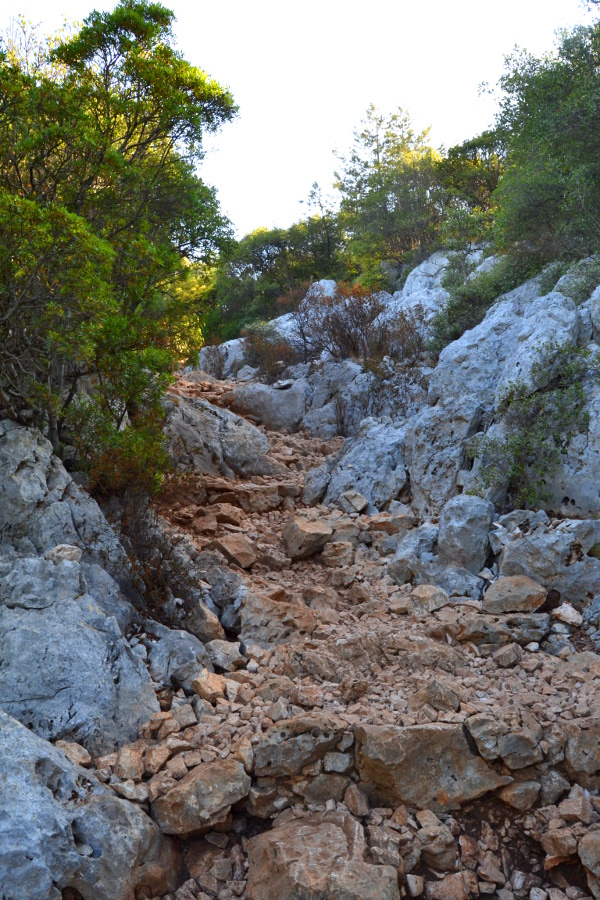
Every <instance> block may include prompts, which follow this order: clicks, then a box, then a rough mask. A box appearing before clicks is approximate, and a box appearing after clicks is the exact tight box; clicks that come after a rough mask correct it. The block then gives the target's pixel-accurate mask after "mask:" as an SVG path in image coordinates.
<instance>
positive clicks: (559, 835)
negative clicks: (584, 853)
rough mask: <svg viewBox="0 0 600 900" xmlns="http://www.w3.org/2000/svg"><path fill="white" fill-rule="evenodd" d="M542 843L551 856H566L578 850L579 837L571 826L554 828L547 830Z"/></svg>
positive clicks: (541, 840)
mask: <svg viewBox="0 0 600 900" xmlns="http://www.w3.org/2000/svg"><path fill="white" fill-rule="evenodd" d="M540 843H541V845H542V847H543V849H544V851H545V852H546V853H547V854H548V856H550V857H552V856H557V857H560V858H565V857H568V856H572V855H573V854H574V853H576V852H577V838H576V837H575V835H574V834H573V832H572V831H571V829H570V828H553V829H552V830H550V831H546V832H545V834H543V835H542V837H541V839H540Z"/></svg>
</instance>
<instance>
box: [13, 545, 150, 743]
mask: <svg viewBox="0 0 600 900" xmlns="http://www.w3.org/2000/svg"><path fill="white" fill-rule="evenodd" d="M107 580H108V581H109V583H110V582H112V580H111V579H110V576H107ZM100 584H102V582H100ZM113 584H114V583H113ZM86 588H87V582H86V581H85V579H84V577H83V574H82V564H81V563H79V562H76V561H74V560H68V559H61V558H60V557H59V558H57V559H56V561H53V560H52V559H44V558H41V557H34V558H30V557H23V558H17V559H5V560H4V562H0V644H1V646H2V653H1V656H0V709H3V710H4V711H5V712H7V713H9V714H10V715H12V716H14V717H15V718H16V719H18V720H19V721H20V722H23V724H25V725H27V726H28V727H30V728H32V729H33V731H35V733H36V734H38V735H40V736H41V737H43V738H46V739H48V740H56V739H58V738H60V739H64V740H70V741H76V742H78V743H81V744H83V746H84V747H85V748H86V749H87V750H89V751H90V752H92V753H95V754H99V753H105V752H108V751H110V750H111V749H113V748H114V747H115V746H116V745H117V744H119V743H123V742H125V741H128V740H135V738H136V737H137V730H138V727H139V726H140V725H141V724H142V723H143V722H145V721H147V720H148V719H149V718H150V716H151V715H152V714H153V713H154V712H156V711H157V710H158V708H159V707H158V701H157V699H156V696H155V694H154V690H153V688H152V683H151V680H150V676H149V674H148V672H147V670H146V667H145V666H144V664H143V662H142V660H141V659H140V658H139V657H138V656H136V655H135V654H134V653H133V652H132V651H131V649H130V647H129V645H128V643H127V641H126V640H125V638H124V637H123V634H122V632H121V629H120V627H119V623H118V621H117V619H116V618H115V617H114V616H109V615H107V614H106V611H105V610H104V609H103V608H102V606H101V604H100V603H98V601H97V600H96V598H95V597H93V596H92V595H91V594H89V593H87V590H86ZM115 590H117V588H116V585H115ZM117 592H118V590H117Z"/></svg>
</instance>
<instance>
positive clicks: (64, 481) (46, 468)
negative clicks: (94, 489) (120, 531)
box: [0, 419, 139, 622]
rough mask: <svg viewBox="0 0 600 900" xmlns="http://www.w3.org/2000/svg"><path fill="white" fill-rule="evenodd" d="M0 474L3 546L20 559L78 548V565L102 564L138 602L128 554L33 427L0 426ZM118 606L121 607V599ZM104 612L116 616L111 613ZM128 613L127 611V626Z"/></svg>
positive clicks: (100, 602)
mask: <svg viewBox="0 0 600 900" xmlns="http://www.w3.org/2000/svg"><path fill="white" fill-rule="evenodd" d="M0 472H2V479H0V534H2V535H3V542H4V545H7V544H10V545H12V546H13V547H14V548H15V550H16V551H17V553H18V554H19V555H21V556H29V557H31V556H35V555H38V554H46V553H48V552H49V551H52V550H53V549H54V548H56V547H59V546H63V545H65V544H68V545H69V546H73V547H78V548H79V549H80V550H81V551H82V556H81V563H82V566H84V565H85V566H88V565H98V566H101V567H102V569H104V570H105V575H106V577H107V578H108V581H109V582H111V583H112V579H114V581H116V582H117V584H118V586H119V588H121V590H122V591H124V592H125V593H126V595H127V597H128V598H129V599H133V600H138V599H139V594H138V592H137V591H136V589H135V587H134V579H133V575H132V570H131V564H130V562H129V560H128V558H127V554H126V552H125V550H124V548H123V547H122V545H121V544H120V542H119V540H118V538H117V536H116V535H115V533H114V531H113V530H112V528H111V527H110V525H109V524H108V522H107V521H106V518H105V517H104V515H103V514H102V512H101V510H100V507H99V506H98V504H97V503H96V501H95V500H92V498H91V497H90V496H89V495H88V494H86V493H85V491H83V490H82V489H81V488H80V487H79V486H78V485H77V484H76V483H75V482H74V481H73V479H72V478H71V476H70V475H68V473H67V472H66V470H65V468H64V466H63V464H62V462H61V461H60V460H59V459H58V458H57V457H56V456H53V454H52V445H51V444H50V442H49V441H47V440H46V438H44V437H42V435H41V434H40V432H39V431H38V430H37V429H35V428H24V427H23V426H21V425H17V424H16V423H15V422H11V421H10V420H6V419H5V420H4V421H2V422H0ZM61 556H62V554H61ZM56 561H57V560H54V559H52V558H51V559H49V562H52V563H54V562H56ZM60 561H62V562H67V560H64V559H59V560H58V562H60ZM70 562H76V560H70ZM109 576H110V577H109ZM88 591H89V592H90V593H91V594H92V595H93V596H94V600H95V602H96V605H98V606H99V607H100V608H103V609H105V606H104V604H103V596H102V593H96V592H95V591H93V590H92V589H91V587H90V585H88ZM117 594H118V592H117ZM119 606H120V607H121V609H124V608H125V607H126V603H125V600H124V598H123V596H122V595H119ZM107 614H108V615H116V613H115V610H114V609H112V610H111V611H110V612H108V611H107ZM132 615H133V608H130V609H129V610H128V614H127V618H128V620H129V622H131V620H132Z"/></svg>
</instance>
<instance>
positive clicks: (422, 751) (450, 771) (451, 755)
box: [356, 724, 512, 811]
mask: <svg viewBox="0 0 600 900" xmlns="http://www.w3.org/2000/svg"><path fill="white" fill-rule="evenodd" d="M356 739H357V748H356V763H357V769H358V772H359V775H360V777H361V779H362V780H363V781H364V782H365V783H367V784H369V785H371V786H372V787H373V788H374V789H375V790H379V791H381V792H383V793H384V794H385V796H386V797H389V798H390V801H391V802H394V803H405V804H406V805H407V806H414V807H416V808H417V809H431V810H434V811H445V810H449V809H458V808H459V807H460V806H461V804H463V803H466V802H467V801H468V800H473V799H475V798H477V797H481V796H482V795H483V794H485V793H487V792H488V791H491V790H494V789H495V788H497V787H501V786H503V785H505V784H507V783H509V782H510V781H511V780H512V779H510V778H508V777H506V776H502V775H498V774H497V773H496V772H495V771H494V770H493V769H490V768H489V767H488V766H487V765H486V764H485V762H484V761H483V760H482V759H481V757H480V756H477V755H476V754H474V753H473V752H472V750H471V748H470V747H469V744H468V742H467V739H466V737H465V735H464V732H463V728H462V725H451V724H433V725H415V726H408V727H406V728H402V727H399V726H392V725H389V726H386V725H364V726H358V727H357V729H356Z"/></svg>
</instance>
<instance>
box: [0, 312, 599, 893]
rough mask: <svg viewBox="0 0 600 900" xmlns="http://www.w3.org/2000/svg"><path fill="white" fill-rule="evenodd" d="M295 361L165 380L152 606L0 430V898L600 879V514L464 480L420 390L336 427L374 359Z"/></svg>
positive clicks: (110, 541)
mask: <svg viewBox="0 0 600 900" xmlns="http://www.w3.org/2000/svg"><path fill="white" fill-rule="evenodd" d="M561 302H562V301H561ZM565 305H566V303H565ZM511 327H512V326H511ZM520 352H521V351H520ZM442 362H443V361H442ZM319 366H320V368H319ZM300 368H301V371H300V372H299V373H298V372H295V373H294V372H292V375H291V377H289V378H287V379H286V380H282V381H281V382H280V383H277V384H275V385H265V384H262V383H260V382H256V381H255V382H252V381H249V382H245V383H242V384H240V381H239V380H237V381H236V380H234V379H230V380H218V379H216V378H213V377H209V376H207V374H206V373H205V372H203V371H202V370H191V371H190V370H187V371H186V372H185V373H183V374H182V375H181V376H180V377H179V378H178V380H177V382H176V383H175V384H174V385H173V387H172V389H171V391H170V395H169V397H168V398H167V400H166V402H165V408H166V411H167V414H168V421H167V428H166V432H167V436H168V440H169V445H170V447H171V452H172V455H173V457H174V459H175V460H176V461H177V462H178V463H179V464H180V465H181V467H182V469H181V473H180V474H179V475H178V476H177V477H175V478H173V479H171V481H170V482H169V483H168V484H167V485H166V486H165V489H164V491H163V492H162V493H161V494H160V495H159V497H158V499H157V500H156V502H155V504H154V509H153V510H152V511H151V512H150V513H147V511H144V510H141V511H139V516H140V521H139V522H138V523H137V525H138V526H139V529H138V531H139V533H138V544H139V547H140V548H142V549H143V547H142V545H145V549H146V556H143V554H142V556H141V557H140V559H142V562H143V563H144V564H145V565H147V566H148V571H147V572H146V573H145V574H146V585H147V586H148V584H151V583H152V579H155V580H156V582H157V584H158V582H160V583H161V584H162V593H161V594H160V602H159V601H158V600H153V599H152V596H151V592H150V593H149V594H148V595H147V602H146V605H144V602H143V601H142V598H141V596H140V593H139V576H140V570H139V568H138V569H136V568H135V566H134V567H132V564H131V558H132V553H131V541H132V536H131V533H128V532H127V531H126V530H124V529H123V521H122V520H120V519H119V509H118V508H117V507H114V506H113V507H111V506H110V504H109V505H108V506H107V508H106V509H105V513H106V517H105V515H104V514H103V513H102V512H101V510H100V508H99V507H98V505H97V504H96V503H95V502H94V501H93V500H91V499H90V497H89V496H88V495H87V494H86V493H85V491H83V490H82V489H81V487H80V486H79V484H78V483H77V481H76V480H73V478H71V476H70V475H69V474H68V473H67V472H66V471H65V469H64V467H63V466H62V464H61V463H60V461H59V460H57V459H56V457H54V456H53V455H52V450H51V447H50V444H49V443H48V442H47V441H46V440H45V439H44V438H43V437H42V436H41V435H40V434H39V433H38V432H36V431H35V430H33V429H26V428H22V427H20V426H16V425H14V423H11V422H4V423H2V424H1V425H0V464H1V466H2V471H3V473H5V477H3V478H2V480H1V481H0V533H1V534H2V537H3V541H2V544H1V546H0V550H1V552H0V601H1V602H0V710H2V711H1V712H0V747H1V749H2V755H1V756H0V779H1V783H2V785H3V790H2V792H0V896H1V897H2V900H17V898H18V900H21V898H23V897H27V898H31V900H37V898H39V900H46V898H50V900H82V898H83V900H121V898H123V900H142V898H145V900H149V898H152V900H158V898H163V900H167V898H168V900H194V898H196V900H207V898H210V900H232V898H247V900H284V898H290V900H296V898H297V900H305V898H306V900H325V898H327V900H388V898H389V900H397V898H401V897H420V896H422V897H424V898H427V900H463V898H464V900H467V898H469V897H476V896H482V897H491V898H492V897H497V898H500V900H513V898H529V900H564V898H565V897H566V898H568V900H584V898H588V897H593V898H599V897H600V693H599V688H600V653H599V650H600V597H599V596H598V585H599V584H600V558H599V557H600V552H599V548H600V521H599V520H598V519H597V518H596V517H595V516H594V515H593V514H592V513H590V511H589V510H588V512H587V515H588V516H589V518H586V517H585V513H584V514H581V515H580V517H579V518H568V517H566V516H565V515H564V512H563V514H558V515H554V514H552V513H546V512H544V511H543V510H539V511H537V512H532V511H529V510H512V511H511V512H509V513H507V514H506V515H500V514H499V513H497V511H496V510H495V508H494V507H493V505H492V503H491V502H489V501H487V500H484V499H481V498H480V497H477V496H474V495H471V494H469V493H462V492H461V491H460V478H459V476H460V475H461V472H462V469H461V466H462V465H463V462H461V460H462V457H459V454H458V453H457V452H455V450H454V449H453V447H451V446H450V444H449V443H448V442H449V440H450V439H449V437H448V434H449V432H448V429H447V419H444V421H443V423H442V424H443V430H442V432H441V433H439V434H438V432H435V429H436V428H438V425H439V422H440V421H441V420H440V419H439V417H438V418H436V416H437V415H438V412H437V411H438V410H439V408H440V407H439V405H437V406H436V405H432V406H430V407H424V408H423V410H422V411H421V412H417V413H416V415H417V426H415V430H414V431H413V432H410V433H409V432H408V431H407V432H406V440H405V437H404V436H403V435H404V432H402V428H404V427H405V426H404V425H402V426H401V425H399V424H398V422H397V421H396V420H392V419H390V418H389V417H388V418H387V419H386V418H385V416H383V417H381V418H380V419H377V420H375V419H368V418H367V419H365V420H364V422H363V423H362V424H361V426H360V428H359V430H358V432H357V433H355V434H353V435H352V436H351V437H350V438H348V439H347V440H345V441H344V440H343V438H341V437H335V436H332V433H331V432H332V431H335V428H332V426H331V423H330V418H328V417H330V416H331V410H332V407H333V401H332V400H331V397H332V396H333V392H334V391H335V390H338V391H343V392H346V393H347V394H348V396H350V395H351V391H352V385H353V384H354V383H355V381H357V380H359V379H361V378H363V375H362V373H360V370H359V367H358V366H356V365H355V364H354V363H350V362H348V363H342V364H339V365H338V364H335V365H331V364H330V363H329V362H325V363H324V364H322V365H321V364H319V365H318V366H316V367H314V368H311V367H310V366H304V367H300ZM357 372H358V374H357ZM361 383H362V382H361ZM324 385H325V387H324ZM349 385H350V387H349ZM257 395H258V396H259V397H260V398H261V399H260V403H258V405H257V401H256V396H257ZM298 397H304V398H305V399H304V400H303V401H302V403H303V404H304V406H303V407H302V409H304V410H305V412H304V419H303V420H302V421H304V425H303V426H302V427H300V425H299V423H300V421H301V419H300V418H299V417H298V415H299V414H298V412H297V410H296V411H294V409H295V407H296V406H297V403H298ZM310 397H312V398H313V400H312V401H311V402H312V403H313V407H311V409H309V412H308V413H307V412H306V404H307V403H308V400H306V398H310ZM315 398H318V404H317V400H316V399H315ZM261 404H263V405H262V406H261ZM232 409H235V410H236V412H232ZM257 409H258V410H263V413H262V414H261V415H258V414H257V413H256V410H257ZM253 410H254V411H253ZM290 410H291V411H292V412H290ZM446 412H447V411H446ZM446 412H444V416H446ZM292 413H293V415H292ZM452 414H453V415H458V413H457V412H456V410H455V411H454V412H453V413H452ZM310 416H313V419H312V421H313V424H314V423H316V424H314V427H312V428H309V427H308V426H307V424H306V423H307V421H309V417H310ZM282 421H283V422H284V423H286V424H285V425H282V426H281V428H275V427H274V424H275V423H276V422H282ZM426 421H427V422H430V423H431V422H433V425H431V427H432V428H433V429H434V439H433V446H434V448H435V447H438V444H439V446H442V444H443V447H444V448H446V451H447V456H446V457H445V459H446V461H447V460H448V459H450V461H451V467H452V468H453V471H454V476H453V478H454V479H455V480H454V482H453V490H452V492H450V493H451V496H449V497H448V493H449V488H448V484H449V475H448V472H449V467H450V464H448V465H446V464H445V463H444V462H443V460H442V457H441V456H436V452H437V451H436V450H434V452H432V453H430V452H429V451H427V454H429V455H427V454H426V453H425V451H423V454H422V455H421V456H418V455H416V450H415V447H416V446H417V444H416V442H415V441H416V439H415V438H414V437H411V435H414V434H416V433H417V432H418V428H419V427H421V428H424V427H425V426H424V425H423V423H424V422H426ZM419 423H421V424H419ZM428 427H429V426H428ZM422 433H424V432H422ZM453 433H454V431H453ZM456 433H457V434H458V437H457V438H456V440H457V441H458V440H462V437H461V435H462V432H460V428H458V426H457V428H456ZM440 435H441V436H440ZM442 438H443V440H442ZM410 440H413V444H412V445H411V444H410ZM444 441H445V442H446V443H445V444H444V443H443V442H444ZM436 442H438V443H436ZM411 446H412V449H411ZM448 448H450V449H448ZM590 452H591V451H589V447H588V448H587V449H586V453H587V454H588V456H589V455H590ZM594 452H595V451H594ZM411 453H412V456H411ZM440 453H441V451H440ZM425 456H427V460H426V462H427V467H428V468H427V472H426V476H427V477H426V479H424V480H422V481H418V480H417V475H418V473H419V472H421V471H422V472H424V471H425V464H424V462H423V460H424V459H425ZM594 459H595V457H594ZM436 460H437V463H436ZM440 460H441V462H440ZM436 465H438V468H437V469H436ZM594 465H595V463H594ZM411 467H412V468H411ZM182 473H183V474H182ZM436 478H438V482H439V484H440V485H441V487H440V488H439V490H440V495H439V496H437V495H434V494H433V493H431V494H430V497H433V500H431V499H427V497H426V496H425V492H426V490H430V492H431V491H433V488H432V487H431V486H432V485H436V484H437V483H438V482H436ZM439 479H441V481H440V480H439ZM424 498H425V499H424ZM434 501H435V502H434ZM594 502H595V501H594ZM121 512H122V511H121ZM144 561H145V562H144ZM165 584H166V587H165Z"/></svg>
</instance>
